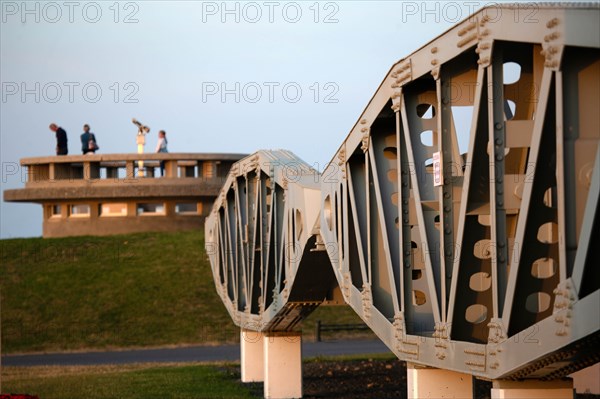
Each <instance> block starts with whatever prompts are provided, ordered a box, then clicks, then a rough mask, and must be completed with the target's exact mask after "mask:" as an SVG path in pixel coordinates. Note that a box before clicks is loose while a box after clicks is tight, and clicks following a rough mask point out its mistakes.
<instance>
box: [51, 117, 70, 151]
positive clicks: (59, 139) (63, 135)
mask: <svg viewBox="0 0 600 399" xmlns="http://www.w3.org/2000/svg"><path fill="white" fill-rule="evenodd" d="M50 130H52V131H53V132H54V133H56V155H67V154H68V153H69V147H68V145H67V132H65V129H63V128H62V127H59V126H57V125H56V123H51V124H50Z"/></svg>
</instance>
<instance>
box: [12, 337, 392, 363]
mask: <svg viewBox="0 0 600 399" xmlns="http://www.w3.org/2000/svg"><path fill="white" fill-rule="evenodd" d="M374 353H389V349H388V348H387V347H386V346H385V345H384V344H383V343H382V342H381V341H329V342H306V343H303V344H302V355H303V357H314V356H335V355H360V354H374ZM239 359H240V346H239V344H236V345H222V346H190V347H184V348H164V349H136V350H124V351H110V352H82V353H46V354H35V355H4V356H2V365H3V366H50V365H56V366H88V365H100V364H126V363H161V362H163V363H164V362H212V361H235V360H239Z"/></svg>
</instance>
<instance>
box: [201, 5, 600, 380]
mask: <svg viewBox="0 0 600 399" xmlns="http://www.w3.org/2000/svg"><path fill="white" fill-rule="evenodd" d="M515 7H516V8H517V9H518V7H519V6H518V5H517V6H510V5H503V6H497V7H488V8H484V9H482V10H481V11H479V12H478V13H476V14H474V15H472V16H470V17H469V18H468V19H467V20H465V21H463V22H461V23H459V24H458V25H456V26H455V27H454V28H452V29H451V30H449V31H448V32H446V33H445V34H444V35H442V36H440V37H438V38H437V39H435V40H433V41H432V42H430V43H428V44H427V45H425V46H424V47H422V48H421V49H419V50H418V51H416V52H415V53H413V54H411V55H410V56H408V57H406V58H404V59H402V60H400V61H399V62H398V63H397V64H395V65H394V66H393V67H392V69H391V71H390V73H389V74H388V75H387V76H386V78H385V79H384V81H383V83H382V84H381V86H380V87H379V89H378V90H377V92H376V93H375V95H374V97H373V98H372V99H371V101H370V102H369V104H368V106H367V108H366V109H365V111H364V112H363V114H362V115H361V117H360V118H359V121H358V122H357V123H356V125H355V126H354V128H353V129H352V131H351V132H350V134H349V135H348V137H347V138H346V139H345V140H344V142H343V143H342V145H341V147H340V148H339V150H338V151H337V153H336V154H335V156H334V158H333V161H332V162H331V163H330V164H329V166H328V168H327V169H326V170H325V171H324V172H323V175H322V176H321V180H320V185H319V184H313V182H314V180H313V179H314V175H311V177H310V178H309V179H307V178H306V176H308V175H305V176H304V175H303V177H304V179H297V181H296V182H290V181H289V179H287V180H286V179H283V180H281V178H278V176H284V175H285V173H282V172H281V170H280V171H279V172H278V170H277V168H275V169H273V168H271V169H265V168H261V167H260V166H258V167H257V168H253V169H256V170H255V171H251V172H249V173H246V174H237V175H235V173H233V174H232V175H231V176H230V179H229V180H228V182H227V184H226V185H225V187H224V188H223V191H222V195H221V197H220V198H219V199H218V200H217V202H216V203H215V207H214V208H213V212H212V215H211V217H210V218H209V219H208V220H207V248H208V249H209V252H210V249H211V246H213V247H214V248H216V249H217V250H216V251H213V252H214V253H212V254H211V255H210V259H211V264H212V267H213V271H214V272H215V281H216V282H217V287H218V289H219V292H220V294H221V297H222V298H223V300H224V302H225V303H226V304H228V309H229V310H230V312H231V313H232V317H233V318H234V320H235V321H236V323H238V325H241V326H243V327H245V328H250V329H255V330H259V331H262V330H277V329H289V328H293V326H294V325H295V324H296V323H297V322H298V321H299V320H300V319H301V317H303V316H304V315H306V314H308V313H309V312H310V311H311V310H312V309H314V307H316V306H317V305H318V304H319V303H320V302H322V301H323V300H325V299H327V298H328V297H330V296H331V292H332V291H331V290H332V288H331V286H332V284H331V280H330V274H328V273H327V272H326V271H325V270H326V269H327V268H330V269H331V271H332V274H333V275H335V279H336V280H337V282H338V284H339V287H340V289H341V292H342V294H343V297H344V300H345V301H346V302H347V303H348V304H349V305H350V306H351V307H352V308H353V309H354V310H355V311H356V312H357V314H358V315H359V316H360V317H361V318H362V319H363V320H364V321H365V322H366V323H367V324H368V325H369V326H370V328H371V329H372V330H373V331H374V332H375V333H376V334H377V335H378V336H379V337H380V338H381V339H382V341H383V342H385V343H386V345H387V346H388V347H389V348H390V349H391V350H392V351H393V352H394V353H395V354H396V355H397V356H398V357H399V358H400V359H403V360H407V361H410V362H412V363H415V364H421V365H426V366H433V367H438V368H443V369H449V370H455V371H459V372H464V373H470V374H473V375H476V376H480V377H485V378H491V379H500V378H505V379H506V378H509V379H521V378H535V379H554V378H559V377H563V376H565V375H568V374H570V373H572V372H574V371H576V370H578V369H581V368H583V367H587V366H589V365H591V364H594V363H596V362H598V360H599V359H600V352H599V351H598V349H597V348H598V347H600V345H598V344H599V342H598V341H600V317H599V316H598V306H599V304H600V272H599V266H600V259H599V255H598V253H599V252H598V251H597V250H594V249H593V248H592V243H593V242H599V240H598V229H599V228H598V226H599V221H598V218H599V215H598V200H599V194H600V179H599V178H598V176H600V147H599V145H598V144H599V141H600V94H599V93H600V50H599V49H600V35H597V34H595V33H594V32H596V33H598V29H599V28H598V21H599V20H600V9H599V8H598V5H597V4H596V5H587V6H586V5H580V6H578V7H563V6H552V5H546V6H539V5H538V6H536V7H537V8H536V11H537V12H536V14H535V21H529V22H530V23H527V22H526V21H522V20H518V21H517V20H516V19H515V18H514V15H515ZM511 65H512V66H513V67H515V65H516V66H517V67H516V69H517V70H518V71H517V72H515V71H512V72H511V71H510V70H509V67H510V66H511ZM464 121H467V123H464ZM268 154H269V153H266V152H259V153H257V154H256V155H255V158H250V160H246V161H245V162H246V163H247V162H255V163H256V162H257V161H258V160H259V159H260V160H262V159H263V158H265V157H267V156H268ZM270 154H271V156H274V157H275V158H277V157H279V156H280V155H279V154H282V155H281V159H283V158H285V157H289V159H290V160H293V162H297V163H298V164H302V165H304V166H305V167H306V168H307V170H308V167H307V166H306V165H305V164H303V163H301V162H302V161H300V160H298V159H296V158H295V157H293V156H292V155H291V154H289V153H282V152H274V153H270ZM283 154H285V156H284V155H283ZM286 159H287V158H286ZM258 163H259V164H260V162H258ZM242 164H243V163H242ZM282 164H283V163H282ZM253 165H254V164H253ZM284 169H285V168H284ZM311 173H313V172H311ZM308 180H310V184H308V183H307V181H308ZM285 181H288V184H287V185H286V184H285ZM251 182H256V183H254V184H255V186H254V187H256V188H254V189H250V185H251ZM269 185H270V190H267V187H269ZM242 187H243V193H244V194H240V193H241V191H240V190H242ZM265 190H266V191H265ZM319 190H320V194H317V195H320V200H319V201H320V204H317V205H316V207H317V208H320V210H321V212H320V216H319V220H318V221H317V222H316V223H314V224H313V219H312V216H314V212H318V209H314V208H315V206H314V204H313V203H312V202H311V200H309V199H308V196H307V194H306V193H307V192H310V193H311V195H313V194H314V193H315V192H316V193H319ZM284 195H285V198H284ZM253 198H254V199H253ZM244 207H245V208H244ZM243 209H246V210H243ZM308 209H310V210H311V211H314V212H313V213H311V218H309V217H307V216H308V213H309V211H308ZM252 212H253V215H252ZM248 215H249V216H248ZM297 215H300V216H299V217H297ZM305 215H306V216H305ZM299 220H300V222H299ZM259 222H260V223H259ZM298 229H300V231H298ZM273 234H274V235H273ZM257 237H261V240H262V241H260V242H261V243H262V244H261V246H259V245H258V242H259V241H257V239H258V238H257ZM279 237H281V238H279ZM269 238H270V239H269ZM275 240H277V242H279V243H280V244H279V245H278V244H272V243H273V242H274V241H275ZM269 242H270V243H271V244H269ZM288 243H293V245H292V246H298V247H299V248H302V251H299V252H296V255H300V254H301V255H300V257H298V256H291V257H290V256H285V250H284V248H285V247H286V245H288ZM323 243H325V244H323ZM252 248H255V249H256V250H255V251H251V249H252ZM323 248H326V253H327V255H328V258H329V261H330V262H331V263H330V264H331V266H329V262H328V261H327V260H326V259H325V260H324V259H323V257H322V256H321V254H322V250H323ZM311 249H312V250H311ZM305 256H306V257H307V258H304V257H305ZM310 257H312V259H309V258H310ZM257 259H260V262H259V261H258V260H257ZM309 265H311V266H309ZM299 266H300V267H299ZM304 269H306V270H307V272H306V273H301V272H300V271H301V270H304ZM257 270H259V271H257ZM316 271H318V273H315V272H316ZM295 274H297V276H295ZM249 276H254V277H249ZM294 276H295V277H294ZM300 277H301V278H300ZM311 277H312V280H311ZM306 278H308V280H306ZM296 281H298V282H299V284H298V285H297V286H296V285H295V282H296ZM311 282H312V283H311ZM286 290H288V291H286ZM250 292H251V293H252V294H251V295H250V294H248V293H250ZM271 292H273V295H271V294H270V293H271ZM290 292H292V293H294V294H295V295H293V296H292V297H290V294H289V293H290ZM282 320H284V321H282ZM250 321H251V322H253V323H257V324H256V327H255V328H252V327H251V326H250V327H249V326H248V322H250Z"/></svg>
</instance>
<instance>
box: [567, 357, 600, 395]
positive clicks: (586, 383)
mask: <svg viewBox="0 0 600 399" xmlns="http://www.w3.org/2000/svg"><path fill="white" fill-rule="evenodd" d="M570 377H572V378H573V385H574V386H575V390H576V391H577V393H588V394H590V393H591V394H594V395H600V363H596V364H594V365H593V366H590V367H588V368H585V369H583V370H579V371H577V372H576V373H573V374H571V375H570Z"/></svg>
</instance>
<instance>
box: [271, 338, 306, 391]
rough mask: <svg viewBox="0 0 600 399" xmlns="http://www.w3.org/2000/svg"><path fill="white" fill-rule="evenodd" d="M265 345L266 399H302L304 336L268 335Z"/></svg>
mask: <svg viewBox="0 0 600 399" xmlns="http://www.w3.org/2000/svg"><path fill="white" fill-rule="evenodd" d="M263 345H264V362H265V369H264V370H265V375H264V377H265V385H264V396H265V398H267V399H277V398H301V397H302V334H301V333H266V334H265V336H264V338H263Z"/></svg>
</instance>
